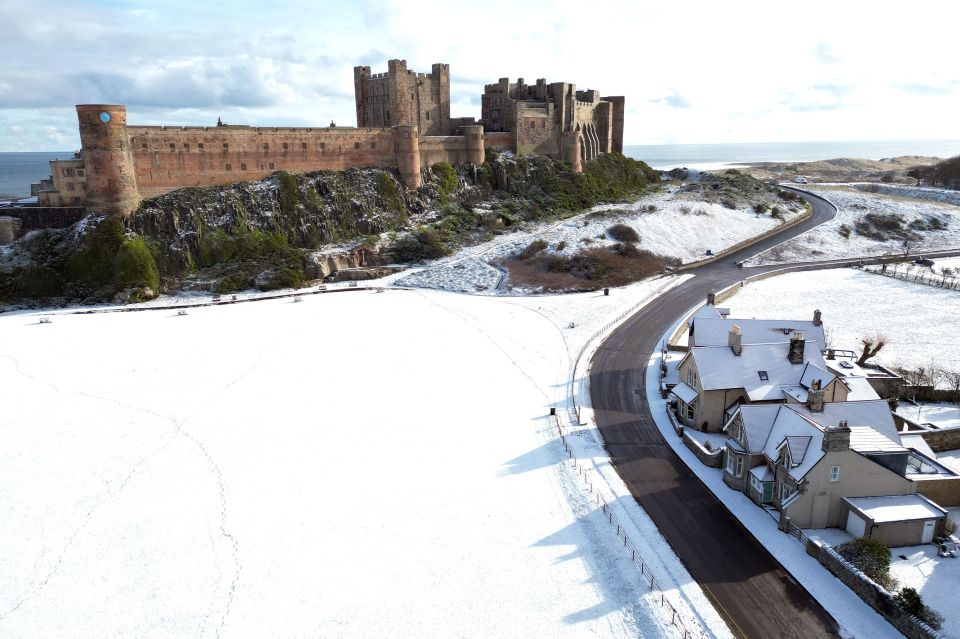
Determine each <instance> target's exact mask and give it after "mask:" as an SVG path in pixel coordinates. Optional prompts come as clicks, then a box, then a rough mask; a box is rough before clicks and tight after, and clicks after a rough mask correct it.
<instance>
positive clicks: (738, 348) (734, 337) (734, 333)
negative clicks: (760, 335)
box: [727, 324, 743, 357]
mask: <svg viewBox="0 0 960 639" xmlns="http://www.w3.org/2000/svg"><path fill="white" fill-rule="evenodd" d="M727 344H729V345H730V350H732V351H733V354H734V355H736V356H737V357H739V356H740V353H742V352H743V336H742V335H741V334H740V327H739V326H737V325H736V324H733V325H732V326H731V327H730V332H729V333H727Z"/></svg>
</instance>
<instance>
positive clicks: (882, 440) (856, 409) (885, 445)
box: [790, 399, 906, 453]
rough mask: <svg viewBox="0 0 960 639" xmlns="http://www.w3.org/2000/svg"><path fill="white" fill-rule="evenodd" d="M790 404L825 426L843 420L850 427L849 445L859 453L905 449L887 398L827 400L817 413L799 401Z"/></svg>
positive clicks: (800, 412) (802, 413)
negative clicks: (796, 403) (849, 400)
mask: <svg viewBox="0 0 960 639" xmlns="http://www.w3.org/2000/svg"><path fill="white" fill-rule="evenodd" d="M790 408H791V409H793V410H795V411H796V412H797V413H799V414H801V415H803V416H804V417H806V418H807V419H809V420H811V421H813V422H815V423H817V424H819V425H820V426H822V427H824V428H830V427H833V426H836V425H837V424H839V423H840V422H841V421H843V420H846V422H847V425H848V426H849V427H850V448H852V449H853V450H855V451H857V452H859V453H874V452H897V451H903V450H906V449H905V448H904V447H903V444H902V443H901V442H900V433H898V432H897V425H896V424H895V423H894V421H893V413H891V412H890V406H889V404H887V402H886V400H883V399H870V400H865V401H855V402H828V403H825V404H824V405H823V411H822V412H817V413H814V412H811V411H810V409H808V408H807V407H806V406H802V405H796V406H795V405H791V406H790Z"/></svg>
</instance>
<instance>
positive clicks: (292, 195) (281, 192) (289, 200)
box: [277, 171, 300, 216]
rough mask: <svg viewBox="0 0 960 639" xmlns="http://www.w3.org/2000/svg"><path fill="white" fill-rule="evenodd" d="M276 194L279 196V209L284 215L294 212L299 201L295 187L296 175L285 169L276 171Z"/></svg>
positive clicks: (297, 190) (298, 193)
mask: <svg viewBox="0 0 960 639" xmlns="http://www.w3.org/2000/svg"><path fill="white" fill-rule="evenodd" d="M277 183H278V187H277V195H278V196H279V198H280V210H281V211H283V214H284V215H287V216H289V215H293V214H294V213H296V210H297V205H298V204H299V203H300V192H299V189H298V188H297V177H296V176H295V175H291V174H290V173H287V172H286V171H277Z"/></svg>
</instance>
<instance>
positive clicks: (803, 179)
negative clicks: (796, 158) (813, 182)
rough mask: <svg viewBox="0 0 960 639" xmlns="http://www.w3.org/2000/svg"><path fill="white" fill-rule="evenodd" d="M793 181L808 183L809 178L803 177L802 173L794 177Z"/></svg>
mask: <svg viewBox="0 0 960 639" xmlns="http://www.w3.org/2000/svg"><path fill="white" fill-rule="evenodd" d="M793 181H794V182H795V183H796V184H806V183H807V178H805V177H803V176H802V175H798V176H797V177H795V178H793Z"/></svg>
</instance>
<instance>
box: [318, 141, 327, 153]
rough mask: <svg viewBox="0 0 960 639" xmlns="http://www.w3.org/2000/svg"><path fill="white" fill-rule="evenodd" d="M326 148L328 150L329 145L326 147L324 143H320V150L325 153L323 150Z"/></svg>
mask: <svg viewBox="0 0 960 639" xmlns="http://www.w3.org/2000/svg"><path fill="white" fill-rule="evenodd" d="M326 148H327V145H326V144H325V143H324V142H321V143H320V150H321V151H323V150H324V149H326Z"/></svg>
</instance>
